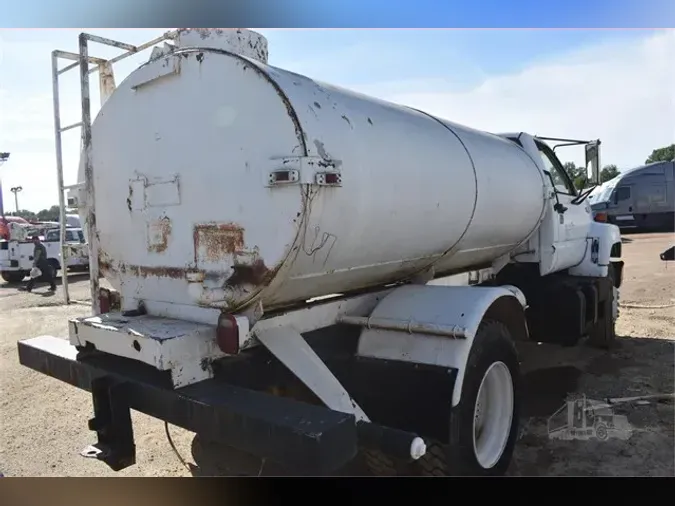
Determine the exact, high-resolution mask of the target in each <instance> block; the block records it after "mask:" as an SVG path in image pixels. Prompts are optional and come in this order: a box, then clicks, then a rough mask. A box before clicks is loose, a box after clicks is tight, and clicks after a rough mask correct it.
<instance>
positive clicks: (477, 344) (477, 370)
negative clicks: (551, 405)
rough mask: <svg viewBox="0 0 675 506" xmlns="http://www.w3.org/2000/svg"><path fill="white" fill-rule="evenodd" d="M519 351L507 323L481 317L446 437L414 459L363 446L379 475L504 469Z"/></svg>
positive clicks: (514, 426) (514, 423)
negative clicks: (397, 457)
mask: <svg viewBox="0 0 675 506" xmlns="http://www.w3.org/2000/svg"><path fill="white" fill-rule="evenodd" d="M519 376H520V368H519V364H518V356H517V353H516V349H515V346H514V343H513V340H512V339H511V334H510V332H509V330H508V329H507V328H506V326H505V325H503V324H502V323H500V322H498V321H494V320H485V321H483V323H481V325H480V327H479V329H478V333H477V335H476V337H475V339H474V343H473V347H472V349H471V353H470V355H469V360H468V363H467V366H466V372H465V375H464V382H463V386H462V396H461V400H460V402H459V404H458V405H457V406H456V407H454V408H453V409H452V411H451V413H450V427H449V436H448V442H447V443H442V442H439V441H433V440H427V445H428V449H427V453H426V455H425V456H424V457H422V458H421V459H419V460H418V461H416V462H413V463H405V462H397V461H395V460H394V459H391V458H389V457H387V456H385V455H383V454H382V453H381V452H373V451H370V450H369V451H366V452H364V457H365V461H366V464H367V465H368V466H369V468H370V470H371V472H373V473H374V474H378V475H388V476H392V475H426V476H463V475H464V476H466V475H469V476H495V475H502V474H504V473H505V472H506V470H507V468H508V467H509V464H510V462H511V457H512V455H513V449H514V446H515V443H516V439H517V434H518V386H519Z"/></svg>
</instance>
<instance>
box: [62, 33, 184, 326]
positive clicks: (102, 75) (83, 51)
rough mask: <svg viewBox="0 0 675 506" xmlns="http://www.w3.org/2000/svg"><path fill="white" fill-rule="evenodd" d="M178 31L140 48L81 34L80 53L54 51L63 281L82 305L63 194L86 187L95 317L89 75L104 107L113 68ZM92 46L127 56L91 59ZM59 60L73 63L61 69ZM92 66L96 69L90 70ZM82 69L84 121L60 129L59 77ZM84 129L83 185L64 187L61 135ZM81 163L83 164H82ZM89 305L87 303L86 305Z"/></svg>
mask: <svg viewBox="0 0 675 506" xmlns="http://www.w3.org/2000/svg"><path fill="white" fill-rule="evenodd" d="M178 33H179V31H178V30H172V31H169V32H166V33H164V34H163V35H161V36H160V37H157V38H155V39H153V40H151V41H149V42H146V43H144V44H141V45H139V46H133V45H131V44H125V43H123V42H118V41H116V40H112V39H107V38H105V37H99V36H97V35H92V34H89V33H80V35H79V53H71V52H69V51H61V50H54V51H52V92H53V101H54V138H55V148H56V172H57V182H58V189H59V227H60V235H59V237H60V246H61V273H62V279H63V297H64V302H65V303H66V304H70V303H71V302H77V303H82V302H79V301H71V300H70V292H69V288H68V248H67V247H66V207H67V206H66V199H65V195H64V193H65V192H66V191H67V190H70V189H73V188H78V187H82V186H83V187H84V189H85V195H86V205H87V216H86V218H85V222H84V225H83V228H86V232H87V243H88V246H89V289H90V294H91V306H92V311H93V313H94V314H99V313H100V309H101V308H100V302H99V272H100V271H99V254H98V253H99V244H98V234H97V228H96V199H95V193H94V167H93V164H92V158H91V153H92V151H91V148H92V139H91V100H90V93H89V75H90V74H93V73H94V72H98V73H99V86H100V94H101V105H103V104H104V103H105V101H106V99H107V98H108V97H109V96H110V94H112V92H113V91H114V90H115V78H114V73H113V64H114V63H117V62H118V61H120V60H123V59H125V58H127V57H129V56H132V55H135V54H138V53H140V52H142V51H144V50H146V49H150V48H152V47H154V46H156V45H157V44H159V43H160V42H163V41H167V40H175V39H176V37H177V36H178ZM89 42H97V43H99V44H103V45H106V46H112V47H116V48H119V49H123V50H124V51H125V52H124V53H122V54H120V55H118V56H115V57H114V58H110V59H108V60H106V59H103V58H97V57H94V56H89ZM59 59H63V60H69V61H74V63H71V64H70V65H67V66H65V67H63V68H61V69H59ZM90 65H94V66H93V67H90ZM74 68H79V71H80V98H81V100H80V106H81V121H79V122H78V123H74V124H72V125H68V126H65V127H62V126H61V109H60V102H59V76H60V75H61V74H64V73H66V72H68V71H69V70H72V69H74ZM78 127H79V128H81V132H82V135H81V150H80V153H81V156H82V161H81V162H84V167H85V170H84V182H80V183H77V184H75V185H69V186H65V185H64V182H63V151H62V144H61V134H62V133H63V132H65V131H67V130H70V129H72V128H78ZM81 162H80V163H81ZM85 304H86V303H85Z"/></svg>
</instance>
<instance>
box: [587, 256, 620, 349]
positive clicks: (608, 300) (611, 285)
mask: <svg viewBox="0 0 675 506" xmlns="http://www.w3.org/2000/svg"><path fill="white" fill-rule="evenodd" d="M615 280H616V275H615V272H614V266H613V265H612V264H611V263H610V264H609V266H608V267H607V278H605V279H604V280H602V281H603V282H604V283H607V287H606V296H605V300H603V301H602V302H600V304H599V307H598V322H597V323H596V324H595V325H594V327H593V329H592V331H591V332H590V333H589V336H588V344H589V345H591V346H593V347H595V348H601V349H605V350H608V349H611V348H612V347H613V346H614V345H615V344H616V320H617V319H618V318H619V289H618V288H617V287H616V281H615Z"/></svg>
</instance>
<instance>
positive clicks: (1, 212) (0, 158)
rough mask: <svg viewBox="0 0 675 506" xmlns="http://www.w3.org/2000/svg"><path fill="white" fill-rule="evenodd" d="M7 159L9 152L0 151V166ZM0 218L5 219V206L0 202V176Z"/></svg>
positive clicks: (0, 187) (0, 190) (0, 186)
mask: <svg viewBox="0 0 675 506" xmlns="http://www.w3.org/2000/svg"><path fill="white" fill-rule="evenodd" d="M7 160H9V153H2V152H0V166H2V164H3V163H5V162H6V161H7ZM0 220H2V221H3V222H4V221H5V206H4V205H3V204H2V178H0Z"/></svg>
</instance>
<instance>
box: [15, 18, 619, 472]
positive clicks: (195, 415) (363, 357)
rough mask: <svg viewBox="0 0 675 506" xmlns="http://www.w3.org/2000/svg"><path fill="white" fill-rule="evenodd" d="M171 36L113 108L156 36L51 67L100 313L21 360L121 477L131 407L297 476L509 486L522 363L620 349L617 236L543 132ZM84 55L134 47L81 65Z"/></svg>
mask: <svg viewBox="0 0 675 506" xmlns="http://www.w3.org/2000/svg"><path fill="white" fill-rule="evenodd" d="M164 38H165V39H166V40H171V41H172V44H168V43H164V45H163V46H162V47H161V48H160V47H155V48H154V49H153V51H152V55H151V57H150V59H149V61H148V62H147V63H145V64H144V65H142V66H140V67H139V68H138V69H137V70H136V71H134V72H133V73H131V74H130V75H129V76H128V77H127V78H126V79H125V80H124V81H123V82H122V83H121V84H120V85H119V86H118V87H116V88H114V78H113V77H112V76H113V74H112V62H114V61H118V60H119V59H121V58H122V57H124V56H125V55H129V54H136V53H137V52H138V51H139V50H141V49H145V48H148V47H152V46H154V45H156V44H158V43H159V42H160V39H158V40H155V41H151V42H150V43H148V44H144V45H143V46H139V47H133V46H128V45H125V44H121V43H118V42H115V41H110V40H107V39H102V38H100V37H95V36H92V35H88V34H81V35H80V54H79V55H76V54H70V53H64V52H62V51H55V52H54V58H55V59H56V58H57V57H70V58H72V59H74V60H76V61H77V62H79V63H76V64H73V65H71V66H70V67H67V68H75V67H76V66H77V67H78V68H79V69H80V74H81V77H82V79H81V82H82V103H83V114H82V123H81V126H82V128H83V129H84V131H83V151H82V153H83V154H82V162H81V167H80V181H81V183H80V184H79V186H77V188H78V195H76V196H73V197H71V198H69V201H70V202H71V204H72V203H73V202H77V203H78V205H79V208H80V212H81V215H82V217H83V223H84V227H85V228H86V230H87V233H88V238H89V241H88V242H89V247H90V252H91V254H90V272H91V284H92V290H91V291H92V296H93V297H92V299H93V311H94V316H91V317H84V318H76V319H73V320H72V321H71V322H70V336H69V342H66V341H64V340H61V339H58V338H55V337H49V336H40V337H37V338H32V339H27V340H25V341H22V342H20V343H19V356H20V360H21V363H22V364H24V365H26V366H28V367H31V368H33V369H36V370H38V371H40V372H42V373H44V374H47V375H50V376H53V377H55V378H58V379H60V380H62V381H65V382H68V383H70V384H72V385H75V386H77V387H79V388H83V389H85V390H89V391H91V392H92V394H93V398H94V414H95V416H94V418H93V419H92V421H91V422H90V428H91V429H92V430H94V431H96V432H97V434H98V439H99V440H98V443H97V444H96V445H95V448H96V450H95V451H94V452H93V454H95V455H96V456H97V457H98V458H100V459H101V460H103V461H105V462H106V463H107V464H108V465H110V466H111V467H112V468H113V469H121V468H124V467H127V466H129V465H132V464H133V463H134V462H135V446H134V440H133V430H132V428H131V423H130V418H129V409H136V410H138V411H142V412H144V413H148V414H150V415H152V416H155V417H157V418H160V419H162V420H164V421H166V422H168V423H172V424H176V425H179V426H182V427H184V428H186V429H188V430H191V431H193V432H196V433H198V434H200V436H202V437H204V438H206V439H209V438H212V439H217V440H220V441H223V442H225V443H228V444H230V445H232V446H235V447H238V448H240V449H242V450H245V451H248V452H250V453H252V454H255V455H258V456H261V457H267V458H269V459H271V460H276V461H278V462H281V463H283V464H286V465H288V466H292V467H295V468H297V469H298V470H300V471H304V472H314V473H315V472H319V473H330V472H332V471H334V470H336V469H337V468H339V467H340V466H342V465H344V464H345V463H346V462H348V461H349V460H351V459H353V458H354V457H355V455H356V454H357V453H358V452H363V453H364V454H365V455H366V459H367V462H368V463H369V465H370V467H371V469H372V470H373V471H374V472H378V473H384V472H386V473H397V474H474V475H493V474H502V473H503V472H504V471H505V470H506V469H507V467H508V465H509V462H510V460H511V455H512V452H513V447H514V444H515V441H516V436H517V432H518V412H519V411H518V407H519V388H520V387H519V374H520V373H519V365H518V357H517V353H516V348H515V344H514V343H515V342H516V341H519V340H529V339H534V340H536V341H539V342H553V343H560V344H564V345H571V344H576V343H577V342H579V341H580V340H581V339H582V338H583V339H588V340H589V341H590V343H592V344H594V345H598V346H603V347H609V346H611V344H612V342H613V340H614V337H615V336H614V323H615V319H616V315H617V310H616V308H617V300H618V289H619V287H620V284H621V273H622V267H623V263H622V262H621V260H620V256H621V239H620V235H619V230H618V228H617V227H615V226H613V225H609V224H604V223H597V222H595V221H593V219H592V215H591V211H590V207H589V205H588V202H587V201H586V200H585V197H586V196H587V193H583V194H580V192H578V191H577V190H576V189H575V188H574V186H573V184H572V181H571V180H570V178H569V176H568V175H567V174H566V173H565V171H564V169H563V166H562V164H561V163H560V161H559V160H558V158H557V157H556V155H555V154H554V152H553V151H552V150H551V148H550V147H549V146H548V145H547V144H546V142H545V141H544V140H543V139H542V138H538V137H535V136H532V135H529V134H526V133H522V132H518V133H512V134H502V135H494V134H490V133H486V132H481V131H477V130H473V129H471V128H467V127H465V126H461V125H458V124H455V123H451V122H449V121H446V120H443V119H440V118H436V117H434V116H431V115H429V114H427V113H425V112H422V111H417V110H413V109H410V108H407V107H403V106H400V105H395V104H392V103H388V102H384V101H381V100H377V99H374V98H370V97H367V96H364V95H360V94H356V93H353V92H350V91H347V90H344V89H341V88H337V87H335V86H330V85H327V84H324V83H319V82H317V81H314V80H312V79H310V78H308V77H305V76H301V75H298V74H295V73H292V72H289V71H286V70H282V69H279V68H276V67H272V66H270V65H268V64H267V41H266V40H265V39H264V37H262V36H261V35H259V34H257V33H255V32H252V31H249V30H201V29H181V30H177V31H175V32H169V33H167V34H166V35H165V37H164ZM91 41H95V42H99V43H104V44H109V45H114V46H117V47H121V48H123V49H125V50H126V51H127V52H126V53H125V54H124V55H121V56H120V57H117V58H114V59H113V60H110V61H104V60H100V59H97V58H92V57H89V53H88V51H89V49H88V45H89V42H91ZM90 63H94V64H95V65H96V66H97V67H95V68H90V66H89V65H90ZM54 68H55V78H56V77H57V76H58V75H59V74H60V73H62V72H63V71H65V69H61V70H59V69H57V68H56V66H55V67H54ZM97 69H98V70H99V71H100V83H101V90H102V99H103V101H104V103H103V105H102V109H101V113H99V115H98V116H97V118H96V120H95V121H94V122H93V124H92V123H91V121H90V109H89V108H90V97H89V74H90V73H91V72H93V71H94V70H97ZM55 90H58V86H55ZM55 98H56V100H55V104H56V115H55V117H56V120H57V133H58V132H59V131H60V127H59V121H58V117H59V116H58V95H57V96H56V97H55ZM66 128H67V127H66ZM575 142H576V141H575ZM584 144H585V145H586V154H587V166H590V169H591V170H590V172H591V179H592V181H597V180H598V172H599V169H598V168H599V141H592V142H584ZM58 145H59V143H58V142H57V146H58ZM59 165H60V164H59ZM99 270H100V272H101V274H102V275H103V276H105V278H106V279H107V280H108V281H109V282H110V283H111V284H112V286H113V287H114V291H112V292H111V291H108V290H104V289H99V285H98V273H99ZM117 306H119V307H117Z"/></svg>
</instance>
